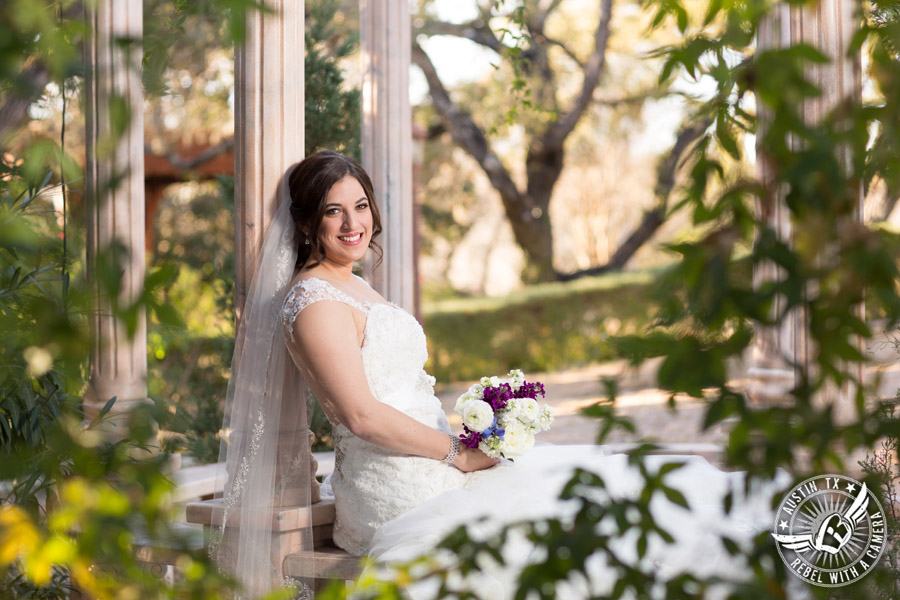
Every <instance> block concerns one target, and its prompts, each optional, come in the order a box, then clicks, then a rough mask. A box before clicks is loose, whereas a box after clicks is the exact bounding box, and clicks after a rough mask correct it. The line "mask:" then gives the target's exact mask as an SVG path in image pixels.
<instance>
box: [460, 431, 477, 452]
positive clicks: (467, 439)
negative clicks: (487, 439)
mask: <svg viewBox="0 0 900 600" xmlns="http://www.w3.org/2000/svg"><path fill="white" fill-rule="evenodd" d="M463 429H465V430H466V433H464V434H460V436H459V439H460V441H461V442H462V443H463V445H465V446H466V447H468V448H477V447H478V442H480V441H481V434H480V433H478V432H477V431H469V428H468V427H466V426H465V425H463Z"/></svg>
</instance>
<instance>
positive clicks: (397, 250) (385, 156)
mask: <svg viewBox="0 0 900 600" xmlns="http://www.w3.org/2000/svg"><path fill="white" fill-rule="evenodd" d="M359 22H360V32H359V33H360V55H361V61H362V65H361V67H362V68H361V71H362V136H361V140H362V164H363V167H364V168H365V169H366V171H367V172H368V173H369V175H370V176H371V177H372V183H373V185H374V187H375V195H376V197H377V198H378V201H379V208H380V209H381V220H382V227H383V228H384V233H383V234H382V236H381V238H380V240H379V242H380V244H381V246H382V248H383V249H384V262H383V263H382V265H381V267H380V268H378V269H377V270H373V267H374V262H375V261H374V260H373V257H371V256H370V258H369V260H367V261H366V265H365V274H366V278H367V279H368V280H369V282H370V283H372V285H373V286H374V287H375V289H377V290H378V291H379V292H380V293H381V294H382V295H383V296H384V297H386V298H387V299H388V300H390V301H392V302H394V303H396V304H398V305H400V306H401V307H403V308H404V309H406V310H408V311H409V312H410V313H414V311H415V268H414V266H415V261H416V259H417V257H416V255H415V254H414V252H413V197H412V113H411V109H410V105H409V93H408V89H409V65H410V53H411V47H410V21H409V7H408V6H407V3H406V2H396V1H395V0H360V4H359Z"/></svg>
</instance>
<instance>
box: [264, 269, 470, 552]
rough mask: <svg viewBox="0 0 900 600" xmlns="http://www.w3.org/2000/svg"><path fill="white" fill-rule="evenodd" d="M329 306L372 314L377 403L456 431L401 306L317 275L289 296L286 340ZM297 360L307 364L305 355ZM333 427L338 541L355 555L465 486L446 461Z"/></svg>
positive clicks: (369, 342) (368, 339)
mask: <svg viewBox="0 0 900 600" xmlns="http://www.w3.org/2000/svg"><path fill="white" fill-rule="evenodd" d="M323 301H327V302H342V303H344V304H347V305H349V306H351V307H353V308H355V309H357V310H359V311H361V312H362V313H364V314H365V316H366V325H365V330H364V334H363V343H362V347H361V348H360V353H361V356H362V363H363V368H364V370H365V374H366V380H367V382H368V384H369V390H370V391H371V393H372V395H373V396H374V397H375V399H376V400H378V401H379V402H383V403H384V404H388V405H390V406H392V407H394V408H396V409H397V410H399V411H401V412H403V413H406V414H407V415H409V416H410V417H412V418H414V419H416V420H417V421H420V422H421V423H424V424H426V425H428V426H430V427H433V428H435V429H439V430H441V431H444V432H447V433H449V432H450V426H449V424H448V423H447V419H446V417H445V416H444V413H443V411H442V410H441V405H440V402H439V401H438V399H437V398H435V396H434V388H433V385H434V378H433V377H431V376H430V375H428V374H427V373H425V370H424V365H425V361H426V360H427V359H428V349H427V346H426V343H425V333H424V332H423V331H422V327H421V325H419V322H418V321H416V319H415V318H414V317H413V316H412V315H410V314H409V313H407V312H406V311H404V310H403V309H401V308H399V307H398V306H395V305H393V304H385V303H379V302H360V301H359V300H356V299H355V298H352V297H351V296H349V295H347V294H345V293H344V292H342V291H340V290H338V289H337V288H335V287H334V286H333V285H331V284H330V283H328V282H327V281H324V280H322V279H318V278H315V277H310V278H308V279H304V280H302V281H300V282H298V283H297V284H296V285H294V287H293V288H291V290H290V291H289V292H288V294H287V296H286V297H285V300H284V305H283V308H282V311H281V321H282V325H283V326H284V327H283V331H284V334H285V338H286V339H287V340H290V339H291V338H292V335H293V333H292V332H293V324H294V321H295V320H296V318H297V315H299V314H300V313H301V312H302V311H303V309H305V308H306V307H308V306H310V305H311V304H313V303H315V302H323ZM289 347H290V345H289ZM293 358H294V360H295V361H296V362H298V364H300V363H302V358H301V357H297V356H294V357H293ZM323 400H325V401H326V402H327V399H323ZM332 425H333V427H334V442H335V472H334V474H333V476H332V478H331V487H332V489H333V491H334V495H335V505H336V511H337V516H336V521H335V530H334V541H335V543H337V544H338V545H339V546H341V547H342V548H344V549H345V550H347V551H349V552H351V553H354V554H360V555H361V554H365V553H367V552H368V550H369V546H370V544H371V538H372V535H373V534H374V532H375V530H376V529H377V528H378V527H379V526H380V525H381V524H383V523H385V522H387V521H389V520H390V519H393V518H394V517H396V516H398V515H400V514H402V513H403V512H406V511H407V510H409V509H410V508H413V507H415V506H418V505H419V504H421V503H422V502H424V501H426V500H428V499H429V498H432V497H434V496H436V495H438V494H440V493H441V492H443V491H446V490H447V489H456V488H459V487H461V486H462V484H463V482H464V478H463V475H462V473H460V472H459V471H458V470H457V469H455V468H453V467H450V466H448V465H445V464H444V463H442V462H440V461H437V460H433V459H428V458H421V457H416V456H409V455H406V454H399V453H396V452H391V451H389V450H385V449H384V448H381V447H378V446H375V445H373V444H370V443H368V442H366V441H364V440H362V439H360V438H358V437H356V436H354V435H353V434H352V433H351V432H350V431H349V430H348V429H347V428H346V427H344V426H343V425H341V424H339V423H334V422H332Z"/></svg>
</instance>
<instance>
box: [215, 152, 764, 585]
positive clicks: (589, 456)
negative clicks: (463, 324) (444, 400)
mask: <svg viewBox="0 0 900 600" xmlns="http://www.w3.org/2000/svg"><path fill="white" fill-rule="evenodd" d="M284 183H285V185H284V186H283V187H284V188H286V190H285V193H286V194H288V195H289V201H287V200H285V201H282V203H281V206H280V207H279V209H278V211H277V213H276V215H275V217H274V219H273V221H272V224H271V225H270V227H269V230H268V232H267V235H266V239H265V242H264V245H263V249H262V253H261V254H260V258H259V263H258V266H257V270H256V272H255V275H254V280H253V283H252V284H251V289H250V292H249V294H248V298H247V301H246V303H245V307H244V313H243V315H242V319H241V324H240V327H239V332H238V338H237V343H236V348H235V356H234V361H233V366H232V378H231V380H230V382H229V391H228V405H227V407H226V424H225V428H224V431H226V432H229V433H230V435H228V436H223V438H224V439H223V456H224V457H225V463H226V466H227V471H228V482H227V484H226V493H225V500H224V506H225V510H224V512H223V514H222V515H221V522H220V523H219V524H218V525H219V531H218V536H217V538H216V539H214V541H213V543H212V544H211V546H212V547H213V550H214V552H216V553H217V558H218V559H219V561H220V564H221V565H223V567H224V568H226V569H229V570H231V571H232V572H233V573H235V574H236V575H237V577H238V579H239V580H240V581H241V583H242V584H243V586H244V589H245V591H246V592H247V593H248V594H249V595H250V596H251V597H257V596H259V595H261V594H264V593H265V592H267V591H268V590H269V589H270V587H271V586H272V585H273V581H274V582H275V585H277V584H278V583H279V581H280V580H281V579H282V578H283V575H282V574H281V572H280V566H279V565H273V564H272V561H271V560H270V551H269V548H270V545H271V544H272V540H273V536H274V534H273V530H274V529H276V527H275V526H273V524H272V522H271V518H270V515H271V511H272V508H273V507H277V506H286V505H300V506H308V505H309V504H310V503H312V502H314V501H315V499H316V494H317V490H315V489H311V487H310V481H311V477H310V475H311V473H314V470H311V469H312V466H311V464H310V459H309V458H308V455H309V443H308V438H307V434H306V428H307V424H306V423H307V421H306V398H307V394H308V393H309V392H310V391H311V393H312V395H314V397H315V398H316V399H317V400H318V402H319V404H320V405H321V407H322V409H323V410H324V412H325V414H326V416H327V417H328V419H329V421H330V422H331V424H332V425H333V428H334V444H335V469H334V473H333V474H332V476H331V477H330V488H331V490H332V492H333V495H334V499H335V509H336V520H335V524H334V533H333V539H334V542H335V544H337V545H338V546H340V547H341V548H343V549H345V550H346V551H347V552H349V553H351V554H354V555H359V556H363V555H367V554H368V555H370V556H372V557H374V558H375V559H376V560H378V561H380V563H381V564H389V563H392V562H394V561H402V560H408V559H411V558H414V557H415V556H418V555H420V554H422V553H425V552H427V551H429V550H431V549H433V548H434V546H435V545H436V543H437V542H438V541H440V539H441V538H442V537H443V536H444V535H445V534H446V533H448V532H449V531H451V530H452V529H454V528H456V527H457V526H459V525H460V524H464V523H473V522H475V520H476V519H477V518H483V521H482V523H487V524H488V525H487V530H491V529H492V528H494V529H495V528H497V527H499V526H501V525H503V524H505V523H512V522H515V521H521V520H525V519H540V518H551V517H556V518H564V517H566V515H571V514H572V512H573V510H574V507H573V504H572V503H571V502H564V501H561V500H559V495H560V492H561V490H562V489H563V487H564V486H565V484H566V482H567V481H568V479H569V477H570V476H571V473H572V471H573V469H575V468H576V467H580V468H584V469H587V470H590V471H592V472H596V473H599V474H601V475H602V476H603V478H604V480H605V481H606V482H607V483H608V487H607V491H608V493H609V494H610V495H623V496H631V497H637V495H638V494H639V492H640V489H641V487H640V485H641V478H640V473H639V472H638V470H637V468H635V467H634V466H631V465H630V464H629V461H628V460H627V459H626V458H625V457H623V456H621V455H619V456H606V453H605V452H604V451H603V449H602V448H601V447H597V446H538V447H536V448H534V449H533V450H532V452H531V453H530V454H528V455H527V456H525V457H523V458H521V459H518V460H517V461H516V463H515V465H513V464H511V463H509V462H507V461H504V462H503V464H498V460H496V459H492V458H489V457H488V456H486V455H485V454H484V453H483V452H481V451H480V450H478V449H477V448H468V447H465V446H461V445H460V443H459V438H458V437H456V436H454V435H453V434H452V433H451V431H450V427H449V425H448V423H447V419H446V417H445V415H444V413H443V412H442V410H441V406H440V403H439V401H438V400H437V398H435V396H434V393H433V388H432V386H433V384H434V378H433V377H431V376H429V375H428V374H427V373H426V372H425V371H424V369H423V366H424V364H425V361H426V359H427V350H426V343H425V336H424V333H423V331H422V328H421V326H420V325H419V323H418V322H417V321H416V319H415V318H413V317H412V316H411V315H410V314H409V313H407V312H405V311H403V310H402V309H400V308H399V307H397V306H395V305H393V304H391V303H390V302H388V301H387V300H385V299H384V298H383V297H382V296H380V295H379V294H378V293H377V292H376V291H375V290H374V289H372V288H371V287H370V286H369V285H368V284H367V283H366V282H365V281H364V280H363V279H362V278H360V277H358V276H356V275H354V274H353V266H354V264H355V263H356V262H357V261H359V260H361V259H362V258H363V257H364V256H365V254H366V252H367V251H368V250H369V249H370V248H371V249H373V251H375V252H376V253H378V254H379V255H380V248H379V246H378V245H377V243H376V241H375V240H376V238H377V237H378V235H379V234H380V233H381V219H380V214H379V210H378V206H377V204H376V201H375V195H374V193H373V189H372V183H371V181H370V179H369V177H368V175H367V174H366V173H365V171H364V170H363V169H362V168H361V167H360V166H359V165H358V164H357V163H356V162H355V161H354V160H353V159H351V158H348V157H346V156H343V155H341V154H338V153H336V152H331V151H324V152H318V153H316V154H313V155H311V156H309V157H307V158H306V159H304V160H303V161H302V162H300V163H299V164H298V165H296V166H295V167H294V168H293V169H292V170H291V171H290V172H289V174H288V176H287V177H286V181H285V182H284ZM670 460H671V457H669V458H665V459H664V458H662V457H650V459H649V460H648V463H651V470H653V469H658V468H659V466H660V465H661V464H662V463H663V462H665V461H670ZM736 477H737V476H736V475H734V474H725V473H722V472H720V471H718V470H717V469H714V468H712V467H710V466H709V465H708V464H707V463H706V462H705V461H702V460H701V459H696V458H695V459H691V460H688V461H687V464H686V467H685V468H682V469H679V470H678V471H676V472H675V473H673V474H672V476H671V477H670V478H669V479H667V481H671V482H672V484H673V485H674V487H677V488H679V489H680V490H681V491H682V492H683V493H684V495H685V496H687V499H688V501H689V502H690V505H691V506H692V507H700V508H699V509H695V510H691V511H686V510H683V509H681V508H680V507H679V506H676V505H675V504H674V503H672V502H662V501H661V500H658V499H655V500H654V502H653V503H652V505H651V508H652V511H653V513H654V515H655V516H656V517H657V518H658V519H662V520H664V521H665V523H666V525H667V528H668V529H669V530H670V532H672V533H673V535H674V536H675V544H674V545H666V544H662V543H651V548H650V550H649V552H648V556H647V560H650V561H653V564H655V565H657V566H658V567H659V568H660V569H662V570H663V571H665V572H669V573H673V574H677V573H679V572H682V571H685V570H688V571H692V572H694V573H695V574H697V575H704V574H709V573H712V572H717V571H724V570H726V569H731V568H733V567H734V564H733V563H734V561H732V560H730V559H728V558H727V553H726V552H725V551H724V549H723V548H722V546H721V545H720V544H716V540H714V539H713V538H715V537H716V536H715V535H713V534H718V533H721V532H726V531H727V532H728V533H729V535H731V536H732V537H743V538H744V539H749V537H750V536H752V535H753V534H754V533H756V532H758V531H759V530H761V529H763V528H765V527H766V526H767V525H768V518H769V512H768V510H767V509H766V508H765V507H764V506H756V507H755V508H754V507H752V506H750V504H749V503H748V504H747V506H746V507H744V509H743V510H742V511H740V515H741V516H740V517H739V518H738V517H737V516H734V515H731V516H729V515H725V514H724V513H723V510H722V508H721V505H722V502H721V499H722V498H723V497H724V496H725V495H726V494H727V493H728V492H729V490H730V489H731V488H732V484H733V483H734V482H735V480H736ZM698 483H700V484H702V485H697V484H698ZM311 522H312V521H311V520H310V523H311ZM314 536H315V532H314V531H308V532H307V534H306V535H305V536H304V538H303V539H302V540H299V541H294V542H292V543H294V544H295V546H296V548H297V549H298V550H301V549H303V550H305V551H306V555H308V556H314V549H313V547H312V540H313V539H314ZM504 554H506V555H509V557H510V561H509V562H511V563H514V564H512V565H509V564H508V565H507V567H505V568H500V567H497V566H496V565H495V566H494V568H493V569H491V568H488V567H485V568H484V569H483V570H482V572H481V573H479V574H478V576H477V577H476V578H473V580H472V585H474V586H477V588H478V590H480V594H479V595H482V594H483V595H484V596H485V597H498V598H503V597H511V596H512V594H513V593H514V591H515V588H514V580H515V576H516V573H517V571H518V570H519V569H521V568H522V567H523V566H524V565H525V564H527V563H528V562H529V561H534V560H539V558H540V557H539V556H536V555H534V553H533V552H531V550H530V549H529V547H528V545H527V544H525V543H524V542H523V541H522V540H519V541H518V542H515V543H514V542H510V544H509V547H508V548H506V549H505V550H504ZM621 554H623V555H627V554H628V550H627V549H626V548H624V547H623V548H622V549H621ZM625 559H626V558H623V560H625ZM632 559H633V560H637V557H636V556H635V557H632ZM269 575H271V576H269ZM610 576H611V573H610V571H609V570H608V569H607V570H605V569H604V566H603V565H602V564H599V563H598V564H596V565H594V566H593V567H592V573H591V577H590V581H589V582H588V584H587V585H588V587H587V590H588V591H593V592H595V593H596V591H597V590H603V589H607V591H608V589H609V588H610V587H611V585H612V583H613V582H612V581H610ZM294 583H295V585H296V584H297V582H294ZM299 585H300V587H301V588H303V587H304V586H303V584H302V582H301V583H300V584H299ZM306 589H308V588H306ZM417 593H418V594H421V595H424V596H425V597H428V596H429V595H430V594H432V593H433V591H430V590H428V589H419V590H418V592H417ZM585 593H587V591H586V592H585ZM567 597H569V596H567Z"/></svg>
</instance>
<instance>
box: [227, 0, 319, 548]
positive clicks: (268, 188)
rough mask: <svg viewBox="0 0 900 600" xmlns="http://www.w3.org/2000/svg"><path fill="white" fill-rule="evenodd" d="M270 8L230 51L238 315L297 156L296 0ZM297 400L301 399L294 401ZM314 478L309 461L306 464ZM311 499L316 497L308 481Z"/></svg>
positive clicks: (284, 465)
mask: <svg viewBox="0 0 900 600" xmlns="http://www.w3.org/2000/svg"><path fill="white" fill-rule="evenodd" d="M266 6H267V7H268V8H271V9H273V10H274V13H273V14H262V13H260V12H259V11H255V10H254V11H251V12H250V13H248V15H247V37H246V38H245V40H244V43H243V44H242V45H241V46H240V47H239V48H238V49H237V51H236V53H235V86H234V89H235V115H234V137H235V153H234V156H235V159H234V160H235V170H234V174H235V177H234V194H235V198H234V200H235V202H234V234H235V316H236V318H237V319H238V320H239V319H240V315H241V309H242V308H243V305H244V300H245V298H246V296H247V289H248V287H249V286H250V281H251V280H252V278H253V270H254V269H255V268H256V260H257V257H258V255H259V251H260V248H261V247H262V241H263V237H264V236H265V232H266V228H267V227H268V225H269V223H270V222H271V220H272V215H273V214H274V213H275V209H276V208H277V207H278V205H279V203H280V202H289V201H290V199H289V198H288V197H286V196H285V197H282V193H281V187H282V180H283V179H284V177H285V175H286V173H287V171H288V169H289V168H290V167H291V165H293V164H295V163H297V162H300V160H302V159H303V149H304V143H303V142H304V139H303V127H304V125H303V108H304V83H303V52H304V44H303V35H304V26H303V2H297V1H296V0H278V1H267V2H266ZM298 400H300V401H302V400H303V399H298ZM299 406H300V404H299V403H292V402H285V403H284V406H283V409H282V414H281V422H282V423H295V422H296V421H297V415H296V411H297V409H298V408H299ZM289 433H290V436H281V435H279V440H278V454H279V461H278V465H277V466H278V469H277V475H276V476H277V477H279V478H281V476H282V475H283V474H285V473H290V471H291V465H292V459H293V453H292V450H293V448H294V444H295V443H296V439H294V437H293V434H294V431H293V429H291V430H290V432H289ZM311 472H312V476H313V477H315V473H316V465H315V463H313V465H312V466H311ZM305 490H306V486H305V485H302V486H296V485H295V486H292V487H291V488H290V489H289V490H287V491H285V492H284V493H282V494H279V496H278V498H276V502H277V503H278V504H279V505H282V506H290V505H295V504H300V503H302V502H305ZM310 495H311V502H317V501H318V499H319V486H318V483H317V482H316V481H315V480H314V481H313V486H312V489H311V490H310ZM278 564H279V565H280V564H281V563H280V562H279V563H278Z"/></svg>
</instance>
